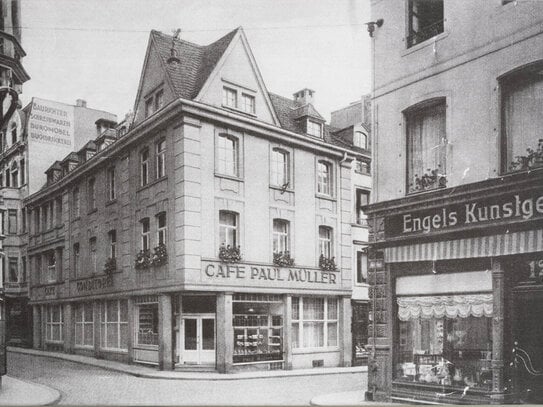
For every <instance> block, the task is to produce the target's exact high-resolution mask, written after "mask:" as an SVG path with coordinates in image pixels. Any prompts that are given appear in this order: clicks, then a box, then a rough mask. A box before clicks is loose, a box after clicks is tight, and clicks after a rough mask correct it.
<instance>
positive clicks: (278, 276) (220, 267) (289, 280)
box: [202, 262, 338, 285]
mask: <svg viewBox="0 0 543 407" xmlns="http://www.w3.org/2000/svg"><path fill="white" fill-rule="evenodd" d="M202 271H203V276H205V277H206V279H213V280H223V281H224V280H242V281H247V280H249V281H254V282H260V283H272V282H274V283H277V282H279V283H282V282H284V283H286V284H296V283H308V284H327V285H336V284H338V281H337V279H336V277H337V274H338V272H333V271H324V270H315V269H305V268H297V267H291V268H284V267H270V266H260V265H254V264H234V263H232V264H225V263H219V262H202Z"/></svg>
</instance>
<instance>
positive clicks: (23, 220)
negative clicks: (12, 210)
mask: <svg viewBox="0 0 543 407" xmlns="http://www.w3.org/2000/svg"><path fill="white" fill-rule="evenodd" d="M21 232H22V233H26V207H23V209H21Z"/></svg>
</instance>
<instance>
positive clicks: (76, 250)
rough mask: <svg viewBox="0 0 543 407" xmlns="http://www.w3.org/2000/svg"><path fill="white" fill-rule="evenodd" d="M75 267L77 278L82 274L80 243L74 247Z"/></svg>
mask: <svg viewBox="0 0 543 407" xmlns="http://www.w3.org/2000/svg"><path fill="white" fill-rule="evenodd" d="M72 253H73V267H74V275H75V277H78V276H79V274H80V273H81V258H80V254H79V243H74V246H73V250H72Z"/></svg>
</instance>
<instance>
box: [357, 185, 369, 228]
mask: <svg viewBox="0 0 543 407" xmlns="http://www.w3.org/2000/svg"><path fill="white" fill-rule="evenodd" d="M369 203H370V191H366V190H365V189H360V188H357V189H356V223H358V224H359V225H364V224H366V219H367V218H368V216H367V215H366V214H365V213H364V209H363V208H364V207H365V206H366V205H368V204H369Z"/></svg>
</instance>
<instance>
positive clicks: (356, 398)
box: [311, 390, 397, 406]
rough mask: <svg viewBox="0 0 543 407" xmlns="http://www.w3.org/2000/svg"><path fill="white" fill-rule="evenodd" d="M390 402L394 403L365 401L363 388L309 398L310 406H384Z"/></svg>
mask: <svg viewBox="0 0 543 407" xmlns="http://www.w3.org/2000/svg"><path fill="white" fill-rule="evenodd" d="M392 404H394V403H380V402H377V401H366V399H365V391H364V390H354V391H344V392H339V393H329V394H322V395H320V396H317V397H313V398H312V399H311V405H312V406H366V405H367V406H385V405H392ZM396 405H397V404H396Z"/></svg>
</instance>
